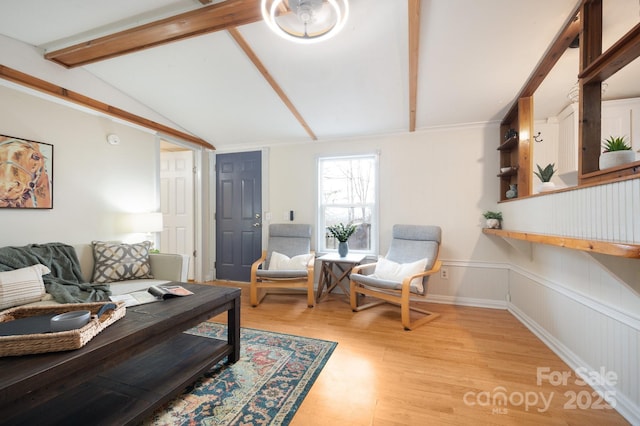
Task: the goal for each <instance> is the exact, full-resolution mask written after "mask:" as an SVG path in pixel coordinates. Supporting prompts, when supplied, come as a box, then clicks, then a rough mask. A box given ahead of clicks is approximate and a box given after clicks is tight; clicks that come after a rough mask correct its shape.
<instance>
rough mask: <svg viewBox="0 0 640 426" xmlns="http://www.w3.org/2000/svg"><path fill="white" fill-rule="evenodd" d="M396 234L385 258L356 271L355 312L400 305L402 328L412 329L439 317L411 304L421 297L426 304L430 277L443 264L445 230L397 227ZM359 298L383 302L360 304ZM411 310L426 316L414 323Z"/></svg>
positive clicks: (353, 286)
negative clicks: (367, 297) (442, 245)
mask: <svg viewBox="0 0 640 426" xmlns="http://www.w3.org/2000/svg"><path fill="white" fill-rule="evenodd" d="M392 232H393V234H392V237H393V238H392V240H391V245H390V247H389V251H388V252H387V255H386V256H385V257H384V259H380V260H379V261H378V262H376V263H369V264H365V265H359V266H356V267H354V268H353V269H352V272H351V281H350V290H351V295H350V302H351V309H353V311H354V312H357V311H361V310H363V309H367V308H371V307H373V306H378V305H380V304H382V303H392V304H395V305H399V306H400V309H401V317H402V326H403V327H404V328H405V330H411V329H413V328H415V327H417V326H419V325H422V324H424V323H426V322H429V321H432V320H434V319H435V318H436V317H437V316H438V314H436V313H433V312H429V311H426V310H424V309H420V308H418V307H416V306H411V302H412V301H414V302H415V301H418V300H419V299H420V298H422V299H423V300H422V301H424V297H425V296H426V294H427V282H428V280H429V276H430V275H433V274H435V273H436V272H438V271H439V270H440V266H441V264H442V262H441V261H440V260H438V253H439V250H440V242H441V239H442V230H441V229H440V227H438V226H423V225H394V226H393V231H392ZM383 264H384V265H385V266H384V267H383ZM403 273H406V274H407V275H402V274H403ZM359 295H365V296H372V297H374V298H377V299H380V300H376V301H374V302H371V303H367V304H364V305H359V302H360V300H359ZM410 311H416V312H420V313H422V314H424V315H425V316H423V317H422V318H420V319H418V320H416V321H414V322H413V323H411V318H410Z"/></svg>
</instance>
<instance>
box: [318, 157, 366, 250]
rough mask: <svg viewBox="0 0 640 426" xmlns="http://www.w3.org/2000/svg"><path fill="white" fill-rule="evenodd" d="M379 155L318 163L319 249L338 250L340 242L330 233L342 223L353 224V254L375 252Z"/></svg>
mask: <svg viewBox="0 0 640 426" xmlns="http://www.w3.org/2000/svg"><path fill="white" fill-rule="evenodd" d="M377 168H378V157H377V155H371V154H370V155H359V156H345V157H328V158H327V157H325V158H320V159H319V161H318V193H319V201H318V203H319V209H318V230H319V232H318V250H319V251H336V250H337V248H338V241H337V240H336V239H335V238H334V237H333V236H331V234H329V232H328V231H327V227H328V226H333V225H336V224H338V223H343V224H345V225H347V224H353V225H355V226H356V231H355V232H354V234H353V235H352V236H351V237H350V238H349V241H348V242H349V251H354V252H363V253H374V252H375V250H376V247H375V246H376V244H375V241H376V238H375V236H376V235H377V210H378V209H377V172H378V170H377Z"/></svg>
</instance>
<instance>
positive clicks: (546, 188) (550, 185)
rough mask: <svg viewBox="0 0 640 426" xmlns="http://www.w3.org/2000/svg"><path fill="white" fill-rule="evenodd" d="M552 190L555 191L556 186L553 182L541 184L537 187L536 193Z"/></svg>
mask: <svg viewBox="0 0 640 426" xmlns="http://www.w3.org/2000/svg"><path fill="white" fill-rule="evenodd" d="M554 189H556V184H555V183H553V182H542V184H540V186H539V187H538V191H540V192H547V191H553V190H554Z"/></svg>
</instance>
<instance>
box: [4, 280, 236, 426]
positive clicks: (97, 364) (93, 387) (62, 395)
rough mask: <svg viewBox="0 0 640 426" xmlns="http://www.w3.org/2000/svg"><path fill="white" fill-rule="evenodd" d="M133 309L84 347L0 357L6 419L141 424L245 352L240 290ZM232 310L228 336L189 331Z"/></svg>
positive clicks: (198, 290) (197, 293)
mask: <svg viewBox="0 0 640 426" xmlns="http://www.w3.org/2000/svg"><path fill="white" fill-rule="evenodd" d="M180 285H182V286H184V287H185V288H188V289H189V290H191V291H192V292H193V293H194V295H193V296H187V297H181V298H175V299H170V300H165V301H162V302H157V303H151V304H147V305H141V306H136V307H133V308H127V314H126V315H125V317H124V318H122V319H121V320H119V321H117V322H116V323H115V324H113V325H111V326H110V327H108V328H107V329H106V330H104V331H103V332H102V333H100V334H99V335H98V336H96V337H95V338H94V339H93V340H92V341H91V342H89V343H88V344H87V345H86V346H85V347H83V348H81V349H78V350H74V351H69V352H61V353H49V354H41V355H26V356H20V357H4V358H0V371H2V375H0V416H1V418H2V422H7V424H12V425H20V424H24V425H33V424H38V425H47V424H91V425H98V424H105V425H107V424H108V425H113V424H119V425H125V424H136V423H138V422H139V421H141V420H143V419H144V418H146V416H148V415H150V414H151V413H152V412H153V411H154V410H155V409H157V408H158V407H160V406H161V405H162V404H164V403H165V402H168V401H170V400H171V399H173V398H174V397H175V396H177V395H178V394H179V393H180V392H182V391H183V390H184V389H185V388H186V387H187V386H188V385H189V384H191V383H193V382H194V381H195V380H197V378H198V377H200V376H202V375H203V374H204V373H205V372H206V371H208V370H209V369H210V368H211V367H213V366H214V365H215V364H216V363H218V362H220V361H222V360H224V359H225V358H226V360H227V362H228V363H234V362H236V361H237V360H238V358H239V355H240V289H236V288H228V287H214V286H207V285H193V284H185V283H181V284H180ZM225 311H226V312H227V316H228V321H227V327H228V335H227V339H226V341H225V340H220V339H212V338H206V337H200V336H195V335H191V334H186V333H183V331H185V330H187V329H188V328H190V327H193V326H195V325H197V324H199V323H201V322H203V321H206V320H207V319H209V318H212V317H214V316H216V315H218V314H220V313H223V312H225Z"/></svg>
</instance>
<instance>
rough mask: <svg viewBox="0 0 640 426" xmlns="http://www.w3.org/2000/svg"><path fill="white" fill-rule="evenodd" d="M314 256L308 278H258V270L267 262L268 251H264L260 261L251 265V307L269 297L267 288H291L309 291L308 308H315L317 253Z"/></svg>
mask: <svg viewBox="0 0 640 426" xmlns="http://www.w3.org/2000/svg"><path fill="white" fill-rule="evenodd" d="M310 254H312V255H313V256H312V257H311V260H309V263H308V264H307V276H306V278H300V277H296V278H275V277H258V276H257V273H256V272H257V270H258V268H259V267H260V265H262V264H264V263H265V262H266V260H267V251H266V250H263V251H262V256H261V257H260V259H258V260H256V261H255V262H253V264H252V265H251V284H250V290H249V299H250V301H251V306H253V307H256V306H258V305H259V304H260V302H262V299H264V297H265V296H266V295H267V291H266V290H265V289H267V288H278V289H291V288H304V289H306V290H307V306H308V307H310V308H313V307H314V306H315V293H314V286H313V284H314V265H315V261H316V256H315V252H314V251H311V252H310Z"/></svg>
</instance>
